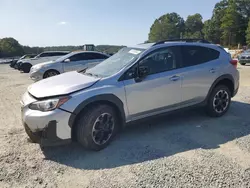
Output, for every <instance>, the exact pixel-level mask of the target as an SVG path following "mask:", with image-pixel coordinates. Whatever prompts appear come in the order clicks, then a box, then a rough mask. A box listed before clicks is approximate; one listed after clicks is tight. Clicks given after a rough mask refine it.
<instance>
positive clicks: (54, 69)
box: [30, 51, 109, 81]
mask: <svg viewBox="0 0 250 188" xmlns="http://www.w3.org/2000/svg"><path fill="white" fill-rule="evenodd" d="M107 58H109V55H107V54H103V53H100V52H93V51H77V52H72V53H69V54H67V55H65V56H62V57H60V58H59V59H57V60H55V61H48V62H45V63H39V64H37V65H34V66H32V67H31V70H30V78H31V79H32V80H34V81H38V80H42V79H44V78H48V77H51V76H55V75H58V74H62V73H64V72H69V71H79V70H83V69H86V68H91V67H93V66H95V65H97V64H98V63H100V62H102V61H103V60H105V59H107Z"/></svg>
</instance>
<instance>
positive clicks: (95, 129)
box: [76, 105, 119, 151]
mask: <svg viewBox="0 0 250 188" xmlns="http://www.w3.org/2000/svg"><path fill="white" fill-rule="evenodd" d="M118 122H119V121H118V117H117V115H116V113H115V111H114V109H113V108H112V107H111V106H108V105H98V106H93V107H92V108H89V109H88V110H87V111H86V112H84V113H82V114H81V117H80V119H79V120H78V122H77V124H76V129H77V130H76V131H77V133H76V136H77V140H78V142H79V143H80V144H82V145H83V146H84V147H85V148H86V149H89V150H95V151H99V150H101V149H103V148H105V147H106V146H107V145H108V144H109V143H110V142H111V140H112V139H113V138H114V136H115V135H116V134H117V132H118Z"/></svg>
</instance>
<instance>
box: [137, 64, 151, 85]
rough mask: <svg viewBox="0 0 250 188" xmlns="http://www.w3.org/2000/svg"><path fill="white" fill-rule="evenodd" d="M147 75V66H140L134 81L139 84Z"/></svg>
mask: <svg viewBox="0 0 250 188" xmlns="http://www.w3.org/2000/svg"><path fill="white" fill-rule="evenodd" d="M148 74H149V68H148V67H147V66H140V67H139V70H138V74H137V76H136V78H135V81H136V82H141V81H142V80H143V79H144V78H145V77H146V76H147V75H148Z"/></svg>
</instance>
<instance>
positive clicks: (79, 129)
mask: <svg viewBox="0 0 250 188" xmlns="http://www.w3.org/2000/svg"><path fill="white" fill-rule="evenodd" d="M236 66H237V61H236V60H232V59H231V56H230V55H229V54H228V53H227V52H226V51H225V50H224V49H223V48H221V47H219V46H217V45H214V44H210V43H206V42H205V41H200V42H196V41H192V40H186V41H185V40H183V41H171V42H169V41H162V42H158V43H147V44H140V45H136V46H132V47H125V48H123V49H121V50H120V51H119V52H118V53H116V54H114V55H113V56H111V57H110V58H108V59H106V60H105V61H103V62H102V63H100V64H98V65H97V66H95V67H93V68H90V69H87V70H84V71H82V72H69V73H65V74H62V75H58V76H55V77H51V78H48V79H45V80H42V81H39V82H37V83H34V84H32V85H31V86H29V87H28V90H27V92H26V93H25V94H24V95H23V97H22V100H21V103H22V107H21V110H22V121H23V124H24V127H25V130H26V132H27V134H28V135H29V137H30V139H31V140H32V141H34V142H37V143H40V144H41V145H42V146H48V145H55V144H61V143H64V142H69V141H72V140H74V141H78V142H79V143H80V144H82V145H83V146H84V147H85V148H87V149H91V150H100V149H103V148H105V147H106V146H107V145H108V144H109V143H110V141H111V140H112V139H113V138H114V136H115V135H116V134H117V133H118V131H119V130H121V129H122V128H123V127H124V126H125V125H126V124H127V123H128V122H131V121H135V120H139V119H143V118H148V117H151V116H154V115H158V114H163V113H164V114H165V113H166V112H171V111H174V110H177V109H182V108H186V107H191V106H194V105H204V106H205V109H206V111H207V112H208V114H209V115H210V116H213V117H220V116H222V115H223V114H225V113H226V112H227V111H228V109H229V106H230V102H231V98H232V97H233V96H234V95H235V94H236V93H237V91H238V88H239V72H238V70H237V68H236Z"/></svg>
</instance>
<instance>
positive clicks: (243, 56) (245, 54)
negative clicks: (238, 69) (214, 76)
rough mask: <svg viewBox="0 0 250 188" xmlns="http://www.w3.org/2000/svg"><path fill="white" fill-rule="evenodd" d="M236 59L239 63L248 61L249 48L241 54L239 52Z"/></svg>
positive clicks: (249, 55)
mask: <svg viewBox="0 0 250 188" xmlns="http://www.w3.org/2000/svg"><path fill="white" fill-rule="evenodd" d="M238 59H239V63H240V64H241V65H246V64H248V63H250V49H248V50H245V51H244V52H243V53H242V54H240V55H239V57H238Z"/></svg>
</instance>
